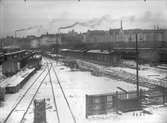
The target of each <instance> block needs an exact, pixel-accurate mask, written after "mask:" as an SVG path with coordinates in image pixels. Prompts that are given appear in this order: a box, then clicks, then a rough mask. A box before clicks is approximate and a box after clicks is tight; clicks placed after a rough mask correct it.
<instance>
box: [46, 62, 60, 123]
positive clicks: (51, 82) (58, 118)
mask: <svg viewBox="0 0 167 123" xmlns="http://www.w3.org/2000/svg"><path fill="white" fill-rule="evenodd" d="M46 62H47V60H46ZM47 63H48V62H47ZM47 66H48V72H49V79H50V84H51V88H52V96H53V100H54V105H55V108H56V115H57V120H58V123H60V116H59V113H58V108H57V103H56V98H55V93H54V88H53V81H52V78H51V75H50V71H49V65H48V64H47ZM51 67H52V64H51Z"/></svg>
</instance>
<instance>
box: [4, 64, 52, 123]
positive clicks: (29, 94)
mask: <svg viewBox="0 0 167 123" xmlns="http://www.w3.org/2000/svg"><path fill="white" fill-rule="evenodd" d="M46 69H47V67H45V68H44V69H43V71H42V72H41V73H40V74H39V76H37V78H36V79H35V80H34V81H33V83H32V84H31V85H30V86H29V88H28V89H27V90H26V91H25V92H24V94H23V95H22V96H21V98H20V99H19V100H18V101H17V102H16V104H15V105H14V106H13V108H12V109H11V111H10V112H9V114H8V115H7V117H6V118H5V120H4V121H3V123H11V122H13V121H12V118H17V117H18V115H22V116H21V118H19V119H17V123H23V121H24V118H25V115H26V114H27V112H28V109H29V108H30V106H31V104H32V102H33V100H34V98H35V96H36V95H37V92H38V90H39V89H40V87H41V85H42V84H43V82H44V80H45V79H46V77H47V75H48V74H49V71H50V69H51V67H50V68H49V71H48V72H47V73H46V74H45V75H44V76H42V75H43V74H44V72H45V70H46ZM27 100H28V101H27ZM25 105H26V106H25ZM23 107H24V109H23V110H20V109H22V108H23ZM18 111H20V112H21V113H20V112H18Z"/></svg>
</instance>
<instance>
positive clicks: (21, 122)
mask: <svg viewBox="0 0 167 123" xmlns="http://www.w3.org/2000/svg"><path fill="white" fill-rule="evenodd" d="M50 70H51V67H50V68H49V71H50ZM49 71H48V72H47V74H46V75H45V77H44V78H43V79H42V81H41V83H40V85H39V86H38V88H37V90H36V91H35V94H34V95H33V97H32V99H31V101H30V103H29V105H28V107H27V109H26V111H25V112H24V114H23V116H22V119H21V121H20V123H23V121H24V117H25V115H26V114H27V112H28V109H29V108H30V106H31V104H32V102H33V100H34V98H35V96H36V95H37V92H38V91H39V89H40V87H41V85H42V84H43V82H44V80H45V79H46V77H47V75H48V74H49Z"/></svg>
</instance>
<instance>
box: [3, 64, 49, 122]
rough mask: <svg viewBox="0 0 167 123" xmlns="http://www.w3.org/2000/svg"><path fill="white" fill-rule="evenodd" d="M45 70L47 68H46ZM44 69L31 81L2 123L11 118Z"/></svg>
mask: <svg viewBox="0 0 167 123" xmlns="http://www.w3.org/2000/svg"><path fill="white" fill-rule="evenodd" d="M46 68H47V67H46ZM46 68H44V69H43V71H42V72H41V73H40V74H39V76H37V78H36V79H35V80H34V81H33V83H32V84H31V85H30V86H29V88H28V89H27V90H26V92H25V93H24V94H23V95H22V97H21V98H20V99H19V100H18V101H17V103H16V104H15V106H14V107H13V108H12V110H11V111H10V113H9V114H8V115H7V117H6V118H5V120H4V123H7V121H8V119H9V117H10V116H11V114H12V113H13V112H14V110H15V109H16V108H17V106H18V105H19V104H20V102H21V101H22V100H23V98H24V97H25V95H26V94H27V93H28V91H29V90H30V89H31V88H32V86H33V85H34V84H35V83H36V82H37V81H38V79H39V78H40V77H41V76H42V74H43V73H44V71H45V70H46Z"/></svg>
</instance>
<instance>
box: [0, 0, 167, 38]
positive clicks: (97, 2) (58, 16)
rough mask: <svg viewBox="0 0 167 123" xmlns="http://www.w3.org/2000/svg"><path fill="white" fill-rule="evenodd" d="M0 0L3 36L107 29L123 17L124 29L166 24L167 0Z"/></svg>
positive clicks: (162, 26) (0, 26)
mask: <svg viewBox="0 0 167 123" xmlns="http://www.w3.org/2000/svg"><path fill="white" fill-rule="evenodd" d="M0 1H1V2H0V38H3V37H6V36H11V35H13V36H14V34H15V32H16V35H17V36H19V37H23V36H26V35H36V36H39V35H41V34H44V33H46V32H49V33H58V32H67V31H70V30H72V29H74V30H76V31H77V32H84V31H87V30H88V29H90V30H95V29H104V30H108V29H110V28H120V21H121V20H122V22H123V28H124V29H133V28H145V29H153V28H154V25H159V27H160V28H167V1H166V0H146V2H144V0H80V2H78V1H77V0H27V1H26V2H24V0H0ZM73 26H74V27H73ZM61 27H62V28H61ZM66 27H70V28H68V29H67V28H66ZM58 28H59V29H58ZM16 30H17V31H16ZM19 30H20V31H19Z"/></svg>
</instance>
